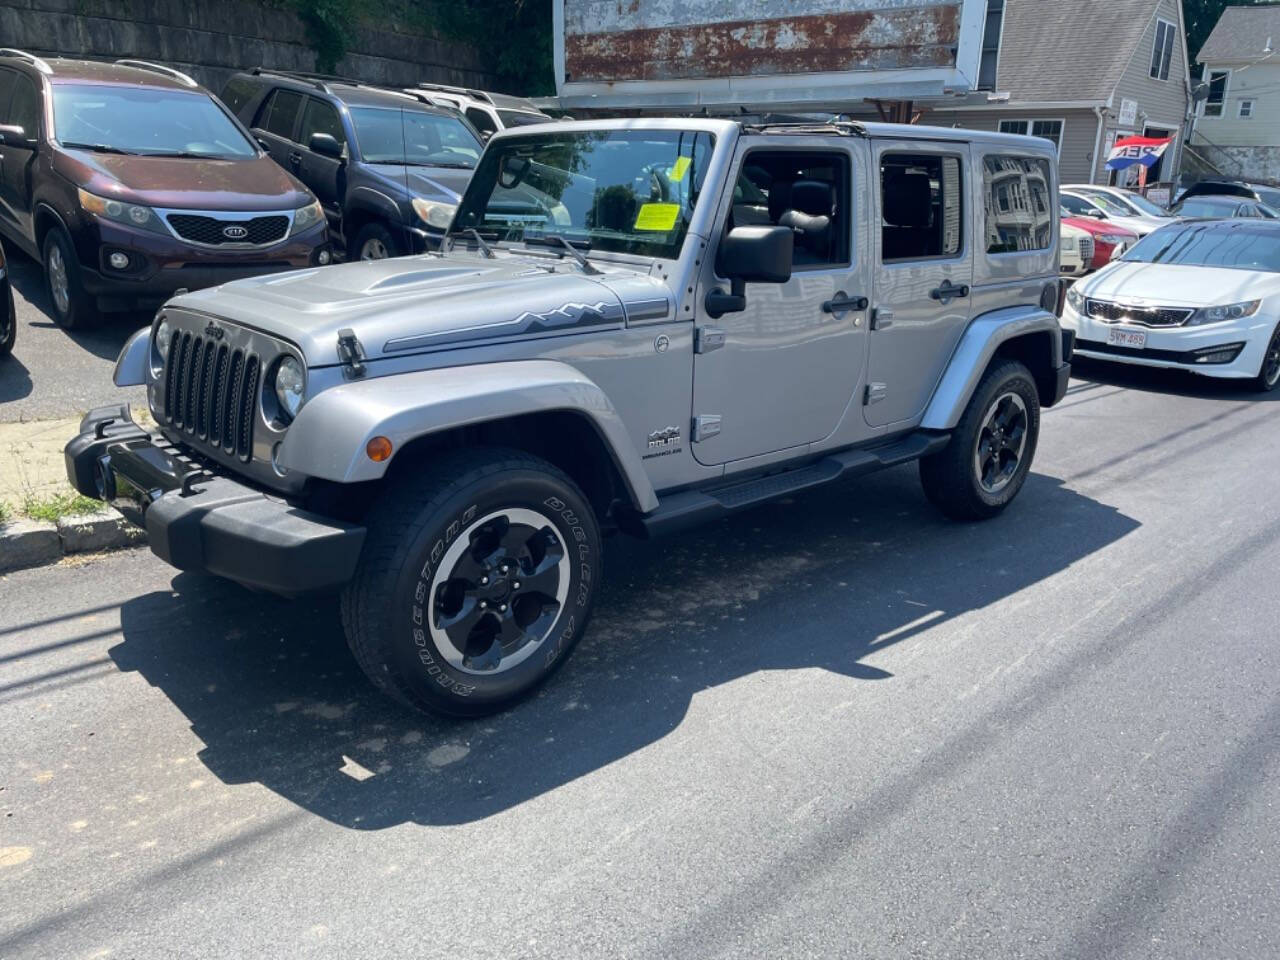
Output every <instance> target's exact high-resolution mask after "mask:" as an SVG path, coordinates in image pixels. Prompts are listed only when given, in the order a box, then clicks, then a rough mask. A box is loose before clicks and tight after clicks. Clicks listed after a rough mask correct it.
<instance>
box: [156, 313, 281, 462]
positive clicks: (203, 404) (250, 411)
mask: <svg viewBox="0 0 1280 960" xmlns="http://www.w3.org/2000/svg"><path fill="white" fill-rule="evenodd" d="M261 373H262V361H261V359H260V358H259V357H258V355H257V354H255V353H249V352H246V351H245V350H242V349H239V348H235V349H232V348H231V347H229V346H228V345H227V344H225V343H219V342H218V341H217V340H214V339H212V338H210V337H204V336H201V335H200V334H199V333H190V332H182V333H175V334H174V336H173V340H172V342H171V343H170V345H169V357H168V360H167V361H166V363H165V392H164V417H165V420H167V421H168V423H169V425H170V426H172V427H175V428H178V429H181V430H182V431H183V432H185V433H187V434H190V435H191V436H194V437H196V438H197V439H199V440H202V441H204V442H205V443H207V444H209V446H211V447H220V448H221V449H222V451H223V452H224V453H226V454H228V455H234V456H237V457H239V458H240V459H241V460H243V461H245V462H246V463H247V462H248V461H249V458H250V457H251V456H252V454H253V424H254V421H255V420H256V419H257V417H256V416H255V413H256V406H257V397H258V381H259V378H260V376H261Z"/></svg>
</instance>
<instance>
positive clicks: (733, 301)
mask: <svg viewBox="0 0 1280 960" xmlns="http://www.w3.org/2000/svg"><path fill="white" fill-rule="evenodd" d="M794 252H795V233H794V232H793V231H792V229H791V228H790V227H764V226H752V227H735V228H734V229H732V230H730V231H729V232H728V233H727V234H725V236H724V239H723V240H721V241H720V250H719V252H718V253H717V255H716V272H717V273H719V274H720V275H721V276H725V277H728V278H729V282H730V292H729V293H725V292H724V291H723V290H720V289H715V290H711V291H709V292H708V293H707V300H706V303H705V304H704V306H705V307H706V310H707V315H708V316H710V317H711V318H712V319H715V318H717V317H721V316H724V314H726V313H740V312H742V311H743V310H745V309H746V308H747V284H748V283H786V282H787V281H788V280H790V279H791V266H792V256H793V255H794Z"/></svg>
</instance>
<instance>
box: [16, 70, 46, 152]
mask: <svg viewBox="0 0 1280 960" xmlns="http://www.w3.org/2000/svg"><path fill="white" fill-rule="evenodd" d="M9 122H10V123H11V124H13V125H14V126H17V127H21V128H22V129H23V130H24V131H25V132H26V135H27V136H28V137H38V136H40V95H39V94H38V93H36V88H35V86H33V85H32V83H31V81H30V80H28V79H27V78H26V77H23V76H19V77H18V82H17V83H15V84H14V85H13V99H12V100H11V101H10V102H9Z"/></svg>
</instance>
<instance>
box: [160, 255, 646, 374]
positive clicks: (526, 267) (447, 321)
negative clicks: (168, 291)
mask: <svg viewBox="0 0 1280 960" xmlns="http://www.w3.org/2000/svg"><path fill="white" fill-rule="evenodd" d="M617 291H621V292H622V296H619V293H618V292H617ZM624 298H625V301H626V302H625V303H624ZM668 300H669V295H668V293H667V289H666V287H665V285H663V284H662V283H661V282H660V281H658V280H656V279H652V278H650V277H648V276H647V275H638V274H637V273H636V272H635V271H634V270H627V269H622V270H615V271H612V272H610V273H608V274H604V275H601V276H591V275H587V274H584V273H582V272H581V271H580V270H579V268H578V267H577V265H576V264H574V263H572V262H571V261H569V262H566V261H560V260H549V259H545V258H534V257H522V256H518V255H517V256H510V255H500V256H499V257H498V258H497V259H493V260H488V259H483V258H481V257H479V256H478V255H476V256H473V255H471V254H467V253H463V252H461V251H459V252H457V253H453V254H450V255H449V256H447V257H438V256H433V255H426V256H419V257H407V258H399V259H395V260H375V261H364V262H357V263H348V264H341V265H338V266H330V267H320V268H316V269H311V270H298V271H295V272H292V273H285V274H273V275H267V276H262V277H254V278H252V279H249V280H237V281H235V282H233V283H227V284H223V285H222V286H220V287H213V288H210V289H208V290H201V291H198V292H196V293H189V294H183V295H182V296H179V297H176V298H174V299H173V300H171V301H170V306H173V307H177V308H182V309H188V310H196V311H199V312H201V313H204V314H208V315H211V316H214V317H220V318H225V319H226V320H228V321H231V322H233V323H238V324H242V325H244V326H248V327H253V328H255V329H258V330H261V331H263V332H264V333H268V334H272V335H274V336H278V337H282V338H284V339H286V340H289V341H291V342H293V343H294V344H296V345H297V346H298V347H299V348H300V349H301V350H302V351H303V354H304V355H305V357H306V360H307V365H308V366H327V365H332V364H336V363H337V362H338V351H337V343H338V331H339V330H346V329H350V330H352V331H354V333H355V335H356V338H357V339H358V340H359V341H360V344H361V346H362V347H363V348H364V352H365V356H366V357H367V359H369V360H377V359H380V358H384V357H395V356H404V355H406V354H410V353H414V352H422V351H427V350H436V349H448V348H450V347H457V346H462V345H468V344H472V343H483V342H490V341H494V340H506V339H511V338H520V337H525V336H547V335H554V334H558V333H569V332H573V331H575V330H587V329H590V328H592V327H609V326H613V325H617V324H620V323H621V322H622V321H623V319H624V317H625V316H626V312H625V310H626V308H627V307H628V306H630V307H631V308H632V309H633V310H641V309H642V310H644V311H646V314H645V315H646V316H652V315H653V311H654V310H655V308H656V309H659V310H661V311H662V312H663V313H664V314H665V312H666V310H667V309H669V307H668V306H667V305H666V304H667V301H668Z"/></svg>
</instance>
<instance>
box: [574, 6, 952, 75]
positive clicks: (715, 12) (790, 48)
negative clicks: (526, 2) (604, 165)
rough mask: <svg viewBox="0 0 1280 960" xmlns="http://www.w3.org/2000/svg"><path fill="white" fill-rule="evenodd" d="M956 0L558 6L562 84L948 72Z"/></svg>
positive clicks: (950, 59) (950, 63) (950, 60)
mask: <svg viewBox="0 0 1280 960" xmlns="http://www.w3.org/2000/svg"><path fill="white" fill-rule="evenodd" d="M962 6H963V0H564V33H563V50H564V79H565V81H566V82H571V83H614V82H622V81H664V80H699V79H710V78H728V77H763V76H778V75H804V74H816V73H848V72H851V71H887V70H902V69H912V68H947V67H953V66H954V65H955V63H956V50H957V47H958V45H959V34H960V14H961V8H962Z"/></svg>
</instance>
